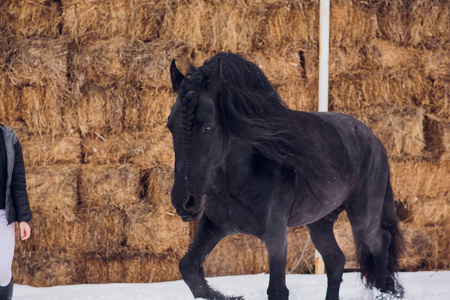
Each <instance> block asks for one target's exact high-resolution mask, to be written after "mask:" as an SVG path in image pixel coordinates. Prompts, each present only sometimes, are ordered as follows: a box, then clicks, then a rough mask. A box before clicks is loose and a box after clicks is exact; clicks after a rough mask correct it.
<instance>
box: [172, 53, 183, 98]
mask: <svg viewBox="0 0 450 300" xmlns="http://www.w3.org/2000/svg"><path fill="white" fill-rule="evenodd" d="M170 79H171V80H172V87H173V90H174V91H175V92H178V89H179V88H180V85H181V82H182V81H183V79H184V75H183V73H181V72H180V70H178V68H177V65H176V64H175V59H173V60H172V63H171V64H170Z"/></svg>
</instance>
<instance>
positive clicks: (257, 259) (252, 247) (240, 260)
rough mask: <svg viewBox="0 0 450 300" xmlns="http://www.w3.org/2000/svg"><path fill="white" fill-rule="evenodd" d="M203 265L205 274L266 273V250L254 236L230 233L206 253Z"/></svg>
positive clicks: (267, 270) (267, 268) (267, 265)
mask: <svg viewBox="0 0 450 300" xmlns="http://www.w3.org/2000/svg"><path fill="white" fill-rule="evenodd" d="M203 267H204V269H205V273H206V276H224V275H242V274H257V273H263V272H264V273H268V272H269V263H268V256H267V250H266V247H265V245H264V243H263V242H262V241H260V240H258V239H257V238H256V237H254V236H249V235H243V234H238V235H230V236H227V237H225V238H224V239H223V240H222V241H220V243H219V244H218V245H217V246H216V247H215V248H214V250H213V251H212V252H211V253H210V254H209V255H208V257H207V259H206V261H205V263H204V264H203Z"/></svg>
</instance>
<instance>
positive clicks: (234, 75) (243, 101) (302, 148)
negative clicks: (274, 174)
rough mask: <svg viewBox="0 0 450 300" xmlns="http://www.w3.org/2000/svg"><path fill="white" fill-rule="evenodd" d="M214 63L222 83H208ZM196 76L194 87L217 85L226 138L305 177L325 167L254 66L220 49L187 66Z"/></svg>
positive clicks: (313, 143)
mask: <svg viewBox="0 0 450 300" xmlns="http://www.w3.org/2000/svg"><path fill="white" fill-rule="evenodd" d="M219 60H220V62H219ZM218 64H220V65H221V72H222V77H223V82H222V83H215V82H210V80H209V79H210V77H211V76H212V74H213V72H215V71H216V70H217V67H218ZM198 75H201V76H198ZM195 77H197V78H200V77H201V78H202V80H201V83H200V85H196V88H198V87H200V88H202V89H205V90H208V89H211V88H213V87H211V86H212V85H214V84H221V85H222V87H221V88H220V90H219V92H218V97H217V103H216V105H217V108H218V109H217V111H218V118H219V122H220V126H221V130H222V132H224V134H225V135H226V136H228V137H233V138H235V139H237V140H239V141H240V142H241V143H242V144H244V145H246V146H248V147H249V148H250V149H251V150H252V151H257V152H259V153H260V154H261V155H263V156H265V157H267V158H269V159H273V160H275V161H277V162H279V163H282V164H284V165H289V166H292V167H294V168H295V169H296V170H298V171H300V172H301V173H303V174H304V175H308V174H305V173H309V174H310V175H314V174H316V175H318V172H319V173H321V172H322V171H323V169H328V163H327V159H326V158H325V157H324V155H321V153H318V151H317V150H318V149H320V147H318V146H317V142H316V141H315V140H314V139H313V137H312V136H311V135H310V134H308V133H307V132H304V131H302V128H299V127H298V126H296V124H295V122H294V120H293V114H292V111H291V110H290V109H289V108H288V107H287V106H286V105H285V103H284V102H283V101H282V99H281V98H280V97H279V95H278V93H277V92H276V91H275V89H274V88H273V87H272V86H271V84H270V82H269V80H268V79H267V77H266V76H265V75H264V73H263V72H262V71H261V70H260V69H259V68H258V67H257V66H256V65H255V64H253V63H251V62H249V61H247V60H245V59H244V58H242V57H241V56H239V55H236V54H232V53H219V54H217V55H216V56H214V57H213V58H211V59H210V60H208V61H206V62H205V63H204V65H203V66H202V67H200V68H198V69H195V68H191V72H190V73H189V75H188V76H187V77H186V78H187V79H186V80H187V81H192V78H195ZM188 78H189V79H188ZM191 86H194V84H192V83H191Z"/></svg>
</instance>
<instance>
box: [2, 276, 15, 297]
mask: <svg viewBox="0 0 450 300" xmlns="http://www.w3.org/2000/svg"><path fill="white" fill-rule="evenodd" d="M13 287H14V280H13V278H12V277H11V281H10V282H9V284H8V285H7V286H0V300H11V299H12V294H13Z"/></svg>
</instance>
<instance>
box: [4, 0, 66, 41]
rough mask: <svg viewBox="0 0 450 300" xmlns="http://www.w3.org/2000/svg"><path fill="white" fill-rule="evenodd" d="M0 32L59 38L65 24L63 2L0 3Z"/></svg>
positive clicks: (43, 0) (11, 34)
mask: <svg viewBox="0 0 450 300" xmlns="http://www.w3.org/2000/svg"><path fill="white" fill-rule="evenodd" d="M0 10H1V11H2V12H3V13H2V14H0V32H1V33H2V34H3V35H10V36H15V37H16V38H29V37H46V38H57V37H59V35H60V30H61V28H62V25H63V19H62V17H61V3H60V2H59V1H54V0H36V1H14V0H4V1H2V2H1V3H0Z"/></svg>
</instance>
